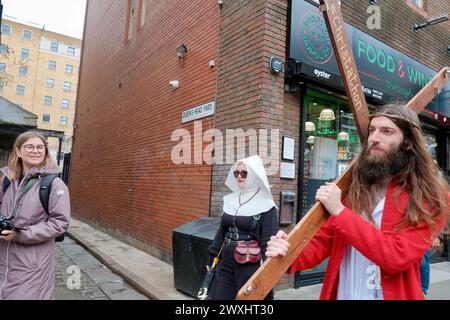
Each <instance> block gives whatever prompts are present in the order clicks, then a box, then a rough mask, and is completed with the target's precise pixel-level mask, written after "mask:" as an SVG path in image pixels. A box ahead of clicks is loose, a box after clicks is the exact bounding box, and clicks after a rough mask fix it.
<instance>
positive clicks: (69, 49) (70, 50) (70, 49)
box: [67, 47, 75, 56]
mask: <svg viewBox="0 0 450 320" xmlns="http://www.w3.org/2000/svg"><path fill="white" fill-rule="evenodd" d="M67 54H68V55H69V56H75V48H74V47H67Z"/></svg>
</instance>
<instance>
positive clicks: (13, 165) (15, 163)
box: [8, 131, 55, 181]
mask: <svg viewBox="0 0 450 320" xmlns="http://www.w3.org/2000/svg"><path fill="white" fill-rule="evenodd" d="M31 138H39V139H40V140H41V141H42V142H43V143H44V145H45V157H44V161H42V163H41V164H40V165H39V167H38V169H42V168H44V167H53V166H55V162H54V161H53V158H52V156H51V154H50V152H49V151H48V145H47V141H46V140H45V138H44V136H43V135H42V134H40V133H39V132H36V131H27V132H24V133H22V134H20V135H19V136H18V137H17V138H16V142H14V146H13V149H12V151H11V156H10V157H9V163H8V168H9V173H8V179H9V180H10V181H15V180H19V178H20V175H21V173H22V171H23V163H22V159H20V158H19V157H18V156H17V152H16V150H18V149H20V148H22V146H23V145H24V143H25V142H27V141H28V140H29V139H31Z"/></svg>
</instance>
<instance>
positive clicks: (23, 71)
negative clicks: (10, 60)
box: [19, 67, 28, 77]
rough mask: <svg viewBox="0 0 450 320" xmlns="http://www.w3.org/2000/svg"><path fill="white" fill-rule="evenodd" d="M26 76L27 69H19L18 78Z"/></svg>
mask: <svg viewBox="0 0 450 320" xmlns="http://www.w3.org/2000/svg"><path fill="white" fill-rule="evenodd" d="M27 74H28V67H19V77H26V76H27Z"/></svg>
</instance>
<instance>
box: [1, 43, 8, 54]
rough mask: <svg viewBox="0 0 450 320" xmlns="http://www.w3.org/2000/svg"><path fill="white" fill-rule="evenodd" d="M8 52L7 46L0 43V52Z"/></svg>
mask: <svg viewBox="0 0 450 320" xmlns="http://www.w3.org/2000/svg"><path fill="white" fill-rule="evenodd" d="M8 52H9V46H8V45H7V44H4V43H2V44H0V53H8Z"/></svg>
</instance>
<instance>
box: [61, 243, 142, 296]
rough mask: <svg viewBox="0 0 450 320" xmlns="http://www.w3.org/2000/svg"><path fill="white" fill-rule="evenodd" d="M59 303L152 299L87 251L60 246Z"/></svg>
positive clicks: (75, 244)
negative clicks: (65, 301) (62, 301)
mask: <svg viewBox="0 0 450 320" xmlns="http://www.w3.org/2000/svg"><path fill="white" fill-rule="evenodd" d="M55 300H148V298H147V297H146V296H144V295H142V294H141V293H139V292H138V291H136V290H135V289H134V288H133V287H131V286H130V285H129V284H127V283H126V282H125V281H124V280H123V278H121V277H120V276H118V275H117V274H115V273H113V272H112V271H111V270H110V269H108V268H107V267H106V266H105V265H103V264H102V263H101V262H100V261H99V260H98V259H97V258H95V257H94V256H92V255H91V254H90V253H89V252H88V251H87V250H86V249H85V248H83V247H82V246H80V245H79V244H77V243H76V242H75V241H73V240H72V239H71V238H69V237H66V239H65V240H64V241H63V242H59V243H57V250H56V280H55Z"/></svg>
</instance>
